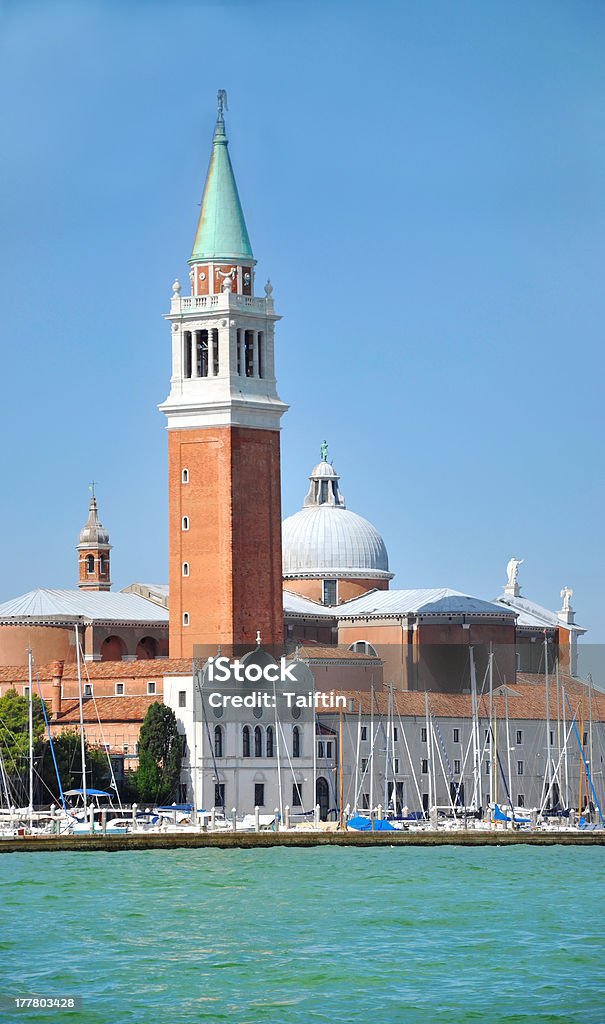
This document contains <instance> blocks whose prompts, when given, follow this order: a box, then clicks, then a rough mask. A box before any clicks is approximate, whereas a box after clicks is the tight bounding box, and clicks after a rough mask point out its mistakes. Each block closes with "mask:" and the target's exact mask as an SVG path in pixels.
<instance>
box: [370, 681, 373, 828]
mask: <svg viewBox="0 0 605 1024" xmlns="http://www.w3.org/2000/svg"><path fill="white" fill-rule="evenodd" d="M373 810H374V683H373V682H372V696H371V704H370V811H373Z"/></svg>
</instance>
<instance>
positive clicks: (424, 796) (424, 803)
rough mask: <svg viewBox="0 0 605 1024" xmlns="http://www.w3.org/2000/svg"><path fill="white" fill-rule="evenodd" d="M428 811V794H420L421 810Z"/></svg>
mask: <svg viewBox="0 0 605 1024" xmlns="http://www.w3.org/2000/svg"><path fill="white" fill-rule="evenodd" d="M428 809H429V795H428V793H423V794H422V810H423V811H428Z"/></svg>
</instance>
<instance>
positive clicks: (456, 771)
mask: <svg viewBox="0 0 605 1024" xmlns="http://www.w3.org/2000/svg"><path fill="white" fill-rule="evenodd" d="M454 775H460V761H454Z"/></svg>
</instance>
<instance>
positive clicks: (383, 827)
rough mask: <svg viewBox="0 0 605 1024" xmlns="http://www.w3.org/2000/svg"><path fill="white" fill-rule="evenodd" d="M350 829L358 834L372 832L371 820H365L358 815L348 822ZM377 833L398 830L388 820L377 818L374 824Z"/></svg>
mask: <svg viewBox="0 0 605 1024" xmlns="http://www.w3.org/2000/svg"><path fill="white" fill-rule="evenodd" d="M347 825H348V827H349V828H353V829H355V831H356V832H371V831H372V821H371V819H370V818H364V817H363V816H362V815H361V814H358V815H356V817H354V818H349V821H348V822H347ZM374 831H375V832H396V831H397V829H396V828H395V827H394V826H393V825H391V822H390V821H387V820H386V818H377V819H376V821H375V822H374Z"/></svg>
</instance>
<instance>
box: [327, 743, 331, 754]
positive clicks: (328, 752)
mask: <svg viewBox="0 0 605 1024" xmlns="http://www.w3.org/2000/svg"><path fill="white" fill-rule="evenodd" d="M326 757H332V744H331V743H326Z"/></svg>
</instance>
